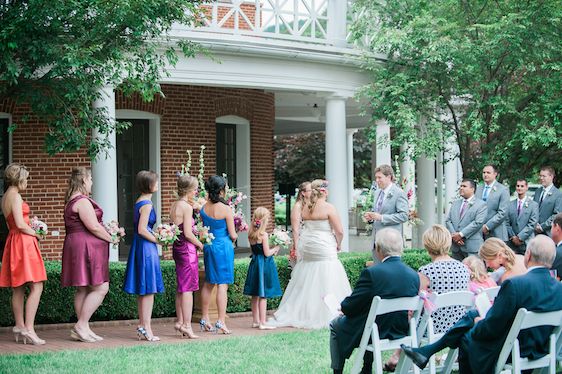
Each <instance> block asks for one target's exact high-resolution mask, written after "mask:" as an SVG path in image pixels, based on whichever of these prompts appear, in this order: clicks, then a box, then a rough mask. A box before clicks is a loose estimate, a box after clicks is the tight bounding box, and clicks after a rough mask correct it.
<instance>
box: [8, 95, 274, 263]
mask: <svg viewBox="0 0 562 374" xmlns="http://www.w3.org/2000/svg"><path fill="white" fill-rule="evenodd" d="M162 91H163V92H164V94H165V98H162V97H158V98H156V99H155V100H154V101H153V102H151V103H143V102H142V100H140V99H139V98H138V97H132V98H124V97H123V96H122V95H121V94H120V93H118V92H117V93H116V109H131V110H141V111H146V112H150V113H155V114H158V115H160V116H161V122H160V124H161V125H160V126H161V136H160V137H161V143H160V150H161V155H160V156H161V161H160V162H161V188H160V189H161V191H162V212H159V213H160V214H161V216H162V218H163V220H165V219H166V218H167V216H168V214H169V208H170V204H171V202H172V201H173V198H174V197H173V196H174V190H175V174H176V171H178V170H179V169H180V164H181V163H185V159H186V154H185V151H186V150H187V149H191V150H192V151H193V163H192V172H193V173H196V172H197V171H198V155H199V146H200V145H201V144H205V145H206V146H207V149H206V150H205V175H206V176H209V175H212V174H214V172H215V151H216V150H215V148H216V147H215V119H216V118H217V117H220V116H225V115H237V116H240V117H243V118H245V119H247V120H248V121H249V122H250V138H251V144H252V149H251V154H250V158H251V161H250V167H251V190H252V194H251V200H250V201H251V206H252V210H253V209H254V208H255V207H257V206H266V207H268V208H269V209H271V211H272V212H273V181H274V172H273V150H272V149H273V146H272V143H273V125H274V96H273V94H271V93H265V92H264V91H263V90H252V89H229V88H215V87H196V86H182V85H163V86H162ZM0 111H2V112H8V113H11V114H12V118H13V122H15V123H19V122H20V121H21V119H22V116H23V115H24V114H26V113H29V110H28V108H26V107H25V106H13V105H12V104H11V103H0ZM45 131H46V126H45V125H42V124H40V123H38V122H37V120H36V119H33V118H31V119H30V120H28V122H27V123H26V124H25V125H22V126H20V127H18V129H17V130H16V131H15V132H14V134H13V143H12V144H13V148H12V156H13V157H12V160H13V161H14V162H21V163H23V164H25V165H26V166H28V168H29V169H30V175H31V179H30V181H29V186H28V189H27V190H26V191H25V192H24V193H23V198H24V199H25V200H26V201H27V202H28V203H29V205H30V207H31V210H32V214H34V215H37V216H39V217H40V219H42V220H44V221H46V223H47V224H48V225H49V230H50V231H51V232H52V231H53V230H58V231H60V233H61V236H59V237H58V238H55V237H52V236H50V235H49V237H48V239H46V240H44V241H42V242H41V243H40V247H41V251H42V253H43V255H44V258H45V259H60V256H61V250H62V243H63V240H64V221H63V215H62V211H63V207H64V192H65V190H66V183H67V178H68V176H69V174H70V171H71V169H72V167H74V166H88V167H89V166H90V160H89V159H88V158H87V156H86V153H85V151H82V152H78V153H72V154H64V155H58V156H55V157H49V156H48V155H46V154H45V152H44V146H43V144H44V143H43V142H44V135H45ZM94 183H95V182H94ZM248 219H249V217H248ZM167 255H168V254H167ZM166 257H168V256H166Z"/></svg>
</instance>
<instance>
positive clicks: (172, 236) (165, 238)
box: [154, 223, 181, 250]
mask: <svg viewBox="0 0 562 374" xmlns="http://www.w3.org/2000/svg"><path fill="white" fill-rule="evenodd" d="M180 234H181V231H180V229H179V227H178V226H176V225H174V224H173V223H171V224H167V223H161V224H159V225H158V226H157V227H156V230H155V232H154V235H156V240H157V241H158V243H160V244H161V245H162V247H164V250H167V249H168V246H169V245H170V244H172V243H173V242H175V241H176V240H178V236H179V235H180Z"/></svg>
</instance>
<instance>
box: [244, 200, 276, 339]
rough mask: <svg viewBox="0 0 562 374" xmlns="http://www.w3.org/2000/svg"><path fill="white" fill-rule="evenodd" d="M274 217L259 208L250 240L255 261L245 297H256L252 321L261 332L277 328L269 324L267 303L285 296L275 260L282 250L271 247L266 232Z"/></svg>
mask: <svg viewBox="0 0 562 374" xmlns="http://www.w3.org/2000/svg"><path fill="white" fill-rule="evenodd" d="M270 216H271V215H270V213H269V210H267V209H266V208H264V207H259V208H256V210H255V211H254V215H253V216H252V223H251V225H250V229H249V231H248V240H249V241H250V245H251V247H252V261H251V262H250V265H249V266H248V275H247V277H246V284H245V285H244V295H249V296H252V318H253V320H254V322H253V324H252V327H257V328H259V329H260V330H269V329H274V328H275V327H274V326H268V325H266V324H265V318H266V312H267V299H270V298H273V297H279V296H281V295H282V294H283V292H282V291H281V286H280V284H279V277H278V275H277V266H275V261H274V260H273V256H274V255H275V254H277V252H279V247H278V246H275V247H273V248H270V247H269V236H268V235H267V232H266V231H265V229H266V228H267V224H268V222H269V217H270Z"/></svg>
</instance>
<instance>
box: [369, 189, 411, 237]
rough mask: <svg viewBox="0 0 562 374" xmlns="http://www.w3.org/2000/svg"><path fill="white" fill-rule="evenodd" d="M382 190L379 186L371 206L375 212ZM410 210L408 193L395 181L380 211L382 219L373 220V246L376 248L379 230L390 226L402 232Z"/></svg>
mask: <svg viewBox="0 0 562 374" xmlns="http://www.w3.org/2000/svg"><path fill="white" fill-rule="evenodd" d="M381 191H382V190H381V189H380V188H379V189H378V190H377V191H376V192H375V196H374V200H373V206H372V208H371V211H373V212H374V211H375V207H376V205H377V201H378V199H379V194H380V193H381ZM409 210H410V209H409V207H408V198H407V197H406V194H405V193H404V191H402V189H400V187H398V186H397V185H395V184H394V183H393V184H392V187H390V191H389V193H388V194H387V195H386V196H385V197H384V200H383V203H382V206H381V210H380V212H379V213H380V214H382V221H375V222H373V240H372V246H371V248H374V244H375V237H376V236H377V231H379V230H382V229H384V228H387V227H388V228H391V229H395V230H398V231H400V232H402V224H403V223H404V222H406V221H407V220H408V213H409Z"/></svg>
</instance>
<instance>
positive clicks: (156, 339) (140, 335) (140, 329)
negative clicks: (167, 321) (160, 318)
mask: <svg viewBox="0 0 562 374" xmlns="http://www.w3.org/2000/svg"><path fill="white" fill-rule="evenodd" d="M137 338H138V339H139V340H142V339H144V340H146V341H149V342H159V341H160V338H159V337H157V336H154V335H152V336H150V335H148V332H147V331H146V330H145V329H144V327H138V328H137Z"/></svg>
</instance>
